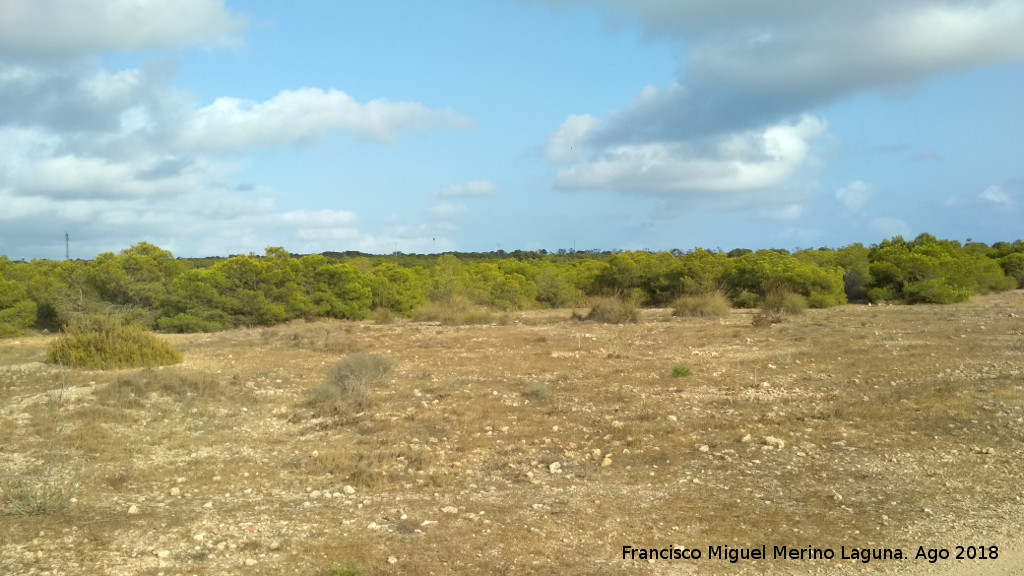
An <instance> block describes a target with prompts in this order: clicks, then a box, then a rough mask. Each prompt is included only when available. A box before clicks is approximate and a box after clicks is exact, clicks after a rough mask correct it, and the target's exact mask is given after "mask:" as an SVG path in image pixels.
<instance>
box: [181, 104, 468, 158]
mask: <svg viewBox="0 0 1024 576" xmlns="http://www.w3.org/2000/svg"><path fill="white" fill-rule="evenodd" d="M471 126H472V121H470V120H469V119H467V118H465V117H462V116H460V115H458V114H457V113H455V112H454V111H452V110H431V109H429V108H427V107H426V106H423V105H422V104H418V103H416V102H389V101H387V100H371V101H370V102H368V103H366V104H360V103H358V102H356V101H355V100H354V99H353V98H352V97H351V96H349V95H348V94H346V93H344V92H342V91H340V90H326V91H325V90H321V89H319V88H302V89H299V90H286V91H284V92H281V93H280V94H278V95H277V96H275V97H273V98H271V99H270V100H267V101H265V102H253V101H248V100H240V99H238V98H218V99H216V100H215V101H214V102H213V103H212V104H210V105H209V106H206V107H205V108H200V109H199V110H196V111H195V112H193V113H192V114H191V115H190V118H189V119H188V121H187V123H186V125H185V127H184V129H183V134H182V137H181V144H180V145H181V146H182V147H183V148H186V149H192V150H196V149H198V150H204V151H210V152H226V151H231V150H238V149H244V148H253V147H259V146H274V145H280V144H287V143H292V142H304V141H312V140H316V139H319V138H323V137H324V136H325V135H326V134H327V132H328V131H330V130H345V131H348V132H351V133H352V134H353V135H355V136H357V137H359V138H365V139H370V140H381V141H385V142H390V141H393V140H395V139H396V138H397V137H398V135H399V134H400V133H402V132H407V131H410V130H416V129H424V128H450V129H466V128H469V127H471Z"/></svg>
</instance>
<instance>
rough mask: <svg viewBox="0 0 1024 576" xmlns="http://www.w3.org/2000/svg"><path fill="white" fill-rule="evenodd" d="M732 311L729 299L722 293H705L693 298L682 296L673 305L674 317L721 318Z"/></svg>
mask: <svg viewBox="0 0 1024 576" xmlns="http://www.w3.org/2000/svg"><path fill="white" fill-rule="evenodd" d="M730 310H732V302H730V301H729V297H728V296H726V295H725V294H722V293H721V292H717V291H714V292H704V293H703V294H695V295H692V296H680V297H679V298H677V299H676V301H675V302H673V303H672V315H673V316H702V317H706V318H721V317H723V316H728V315H729V311H730Z"/></svg>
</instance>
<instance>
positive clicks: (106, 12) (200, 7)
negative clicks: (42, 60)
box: [0, 0, 246, 56]
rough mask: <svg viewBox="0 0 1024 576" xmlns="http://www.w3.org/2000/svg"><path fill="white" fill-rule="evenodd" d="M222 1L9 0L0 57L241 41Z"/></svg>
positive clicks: (235, 18) (0, 20)
mask: <svg viewBox="0 0 1024 576" xmlns="http://www.w3.org/2000/svg"><path fill="white" fill-rule="evenodd" d="M245 26H246V20H245V18H244V17H242V16H239V15H237V14H232V13H231V12H229V11H228V10H227V9H226V8H225V6H224V2H223V0H103V1H102V2H84V1H82V0H5V2H4V7H3V10H0V56H2V55H13V56H38V55H43V56H67V55H77V54H87V53H95V52H107V51H116V52H128V51H132V50H138V49H145V48H178V47H184V46H190V45H202V46H219V45H225V44H235V43H237V42H239V38H240V34H241V33H242V31H243V30H244V28H245Z"/></svg>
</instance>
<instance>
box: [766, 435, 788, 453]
mask: <svg viewBox="0 0 1024 576" xmlns="http://www.w3.org/2000/svg"><path fill="white" fill-rule="evenodd" d="M764 443H765V445H767V446H774V447H775V448H778V449H779V450H782V449H783V448H785V447H786V441H785V440H783V439H781V438H776V437H775V436H765V437H764Z"/></svg>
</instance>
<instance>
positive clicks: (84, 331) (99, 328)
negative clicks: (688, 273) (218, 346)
mask: <svg viewBox="0 0 1024 576" xmlns="http://www.w3.org/2000/svg"><path fill="white" fill-rule="evenodd" d="M46 361H47V362H49V363H51V364H60V365H62V366H70V367H72V368H85V369H91V370H111V369H117V368H151V367H153V366H164V365H168V364H178V363H180V362H181V361H182V358H181V353H180V352H178V351H177V350H175V349H174V348H173V347H172V346H171V345H170V344H168V343H166V342H164V341H163V340H160V339H159V338H157V337H156V336H155V335H154V334H153V333H151V332H148V331H146V330H145V329H143V328H140V327H138V326H132V325H126V324H124V322H123V321H122V320H120V319H118V318H115V317H110V316H101V315H92V316H85V317H82V318H80V319H77V320H75V321H73V322H72V323H71V324H69V325H68V326H67V327H66V328H65V329H64V330H63V331H62V333H61V335H60V336H58V337H57V339H56V340H54V342H53V344H51V345H50V349H49V350H48V351H47V353H46Z"/></svg>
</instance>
